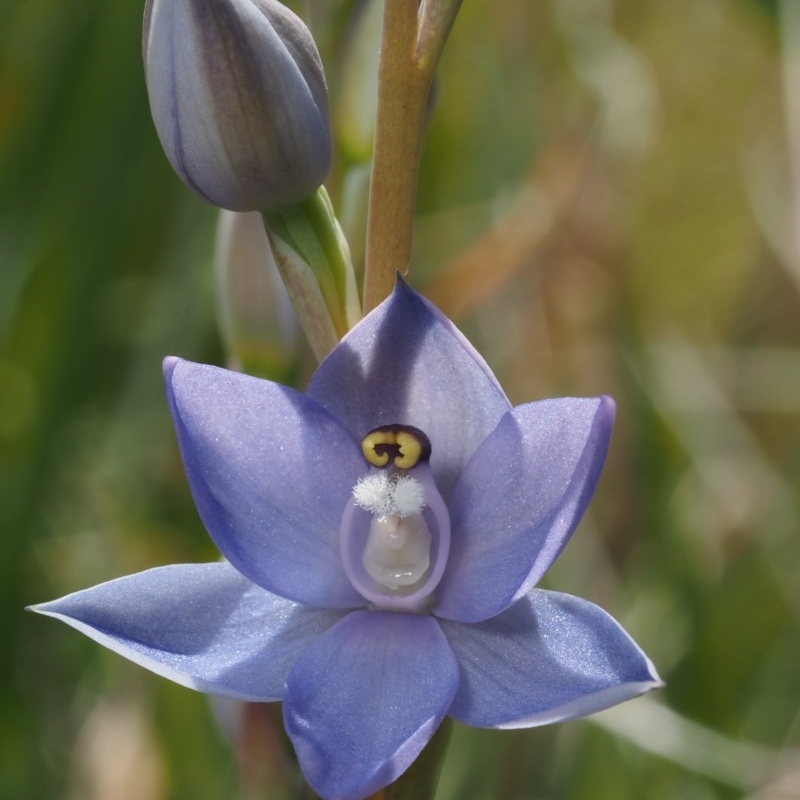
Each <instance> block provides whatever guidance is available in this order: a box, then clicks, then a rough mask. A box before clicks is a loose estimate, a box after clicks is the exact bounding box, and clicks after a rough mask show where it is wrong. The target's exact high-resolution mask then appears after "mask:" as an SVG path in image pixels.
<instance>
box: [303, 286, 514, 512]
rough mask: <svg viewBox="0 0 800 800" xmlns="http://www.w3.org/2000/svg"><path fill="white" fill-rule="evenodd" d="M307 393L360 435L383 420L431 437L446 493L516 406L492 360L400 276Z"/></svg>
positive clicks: (440, 482)
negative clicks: (485, 356) (483, 354)
mask: <svg viewBox="0 0 800 800" xmlns="http://www.w3.org/2000/svg"><path fill="white" fill-rule="evenodd" d="M308 394H309V395H310V396H311V397H313V398H314V399H315V400H316V401H317V402H318V403H319V404H320V405H322V406H324V407H325V408H327V409H328V411H330V412H331V414H333V415H334V416H335V417H336V418H337V419H338V420H339V421H340V422H341V423H342V425H344V427H345V428H347V430H348V431H350V434H351V435H352V436H353V438H354V439H356V441H361V439H362V437H364V436H365V435H366V434H367V433H369V431H371V430H372V429H373V428H376V427H378V426H380V425H391V424H395V423H400V424H405V425H413V426H415V427H417V428H420V429H421V430H423V431H424V432H425V433H426V434H427V435H428V437H429V438H430V440H431V444H432V446H433V453H432V456H431V469H432V470H433V474H434V476H435V477H436V481H437V484H438V486H439V491H440V492H441V493H442V496H443V497H444V498H445V499H447V498H448V497H449V494H450V491H451V489H452V487H453V484H454V483H455V481H456V479H457V477H458V474H459V473H460V472H461V470H462V469H463V467H464V466H465V464H466V463H467V461H468V460H469V458H470V456H471V455H472V454H473V453H474V452H475V450H476V448H477V447H478V445H479V444H480V443H481V442H482V441H483V440H484V439H485V438H486V436H487V435H488V434H489V433H490V432H491V431H492V430H493V429H494V428H495V426H496V425H497V423H498V421H499V420H500V417H502V415H503V414H504V413H505V412H506V411H508V409H509V408H510V405H509V402H508V400H507V399H506V396H505V395H504V394H503V390H502V389H501V388H500V386H499V384H498V383H497V380H496V379H495V377H494V375H493V374H492V372H491V370H490V369H489V367H488V366H487V365H486V362H485V361H484V360H483V359H482V358H481V356H480V355H479V354H478V353H477V351H476V350H475V349H474V348H473V347H472V345H471V344H470V343H469V342H468V341H467V340H466V339H465V338H464V336H463V335H462V334H461V333H460V332H459V331H458V329H457V328H456V327H455V326H454V325H453V323H452V322H450V321H449V320H448V319H447V318H446V317H445V316H444V315H443V314H442V313H441V312H440V311H439V310H438V309H436V308H435V307H434V306H432V305H431V304H430V303H429V302H428V301H427V300H425V299H424V298H423V297H421V296H420V295H419V294H417V293H416V292H415V291H413V290H412V289H410V288H409V287H408V286H407V285H406V284H405V283H404V282H403V281H402V280H400V279H398V282H397V285H396V286H395V289H394V292H393V293H392V294H391V296H390V297H389V298H388V300H386V301H385V302H384V303H382V304H381V305H380V306H379V307H378V308H377V309H375V310H374V311H373V312H372V313H371V314H369V315H368V316H367V317H365V319H363V320H362V321H361V322H360V323H359V324H358V325H357V326H356V327H355V328H354V329H353V330H352V331H350V333H348V334H347V335H346V336H345V337H344V339H342V341H341V342H340V343H339V345H338V346H337V347H336V348H335V349H334V350H333V352H332V353H331V354H330V355H329V356H328V357H327V358H326V359H325V360H324V361H323V362H322V364H321V365H320V367H319V369H318V370H317V371H316V372H315V373H314V376H313V377H312V379H311V382H310V384H309V386H308Z"/></svg>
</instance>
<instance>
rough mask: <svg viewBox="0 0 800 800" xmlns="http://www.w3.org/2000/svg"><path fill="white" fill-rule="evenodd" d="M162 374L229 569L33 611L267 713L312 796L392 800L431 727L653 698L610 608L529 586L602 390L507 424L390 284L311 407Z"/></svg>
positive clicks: (457, 355)
mask: <svg viewBox="0 0 800 800" xmlns="http://www.w3.org/2000/svg"><path fill="white" fill-rule="evenodd" d="M164 371H165V375H166V385H167V392H168V395H169V402H170V406H171V409H172V414H173V417H174V420H175V427H176V430H177V435H178V442H179V444H180V449H181V453H182V456H183V461H184V464H185V467H186V473H187V475H188V479H189V483H190V485H191V489H192V493H193V495H194V499H195V502H196V504H197V508H198V511H199V513H200V516H201V518H202V520H203V522H204V523H205V526H206V528H207V529H208V532H209V534H210V535H211V537H212V539H213V540H214V542H215V543H216V545H217V547H218V548H219V550H220V552H221V553H222V555H223V556H224V557H225V560H224V561H221V562H219V563H212V564H182V565H174V566H168V567H161V568H157V569H152V570H149V571H146V572H142V573H139V574H137V575H132V576H129V577H126V578H120V579H118V580H114V581H111V582H109V583H104V584H102V585H100V586H96V587H94V588H92V589H87V590H85V591H82V592H77V593H75V594H71V595H68V596H67V597H64V598H62V599H61V600H56V601H53V602H50V603H45V604H42V605H39V606H37V607H35V610H36V611H39V612H41V613H43V614H47V615H50V616H53V617H56V618H57V619H60V620H62V621H64V622H66V623H67V624H69V625H71V626H73V627H74V628H77V629H78V630H80V631H82V632H83V633H85V634H87V635H88V636H90V637H91V638H93V639H95V640H96V641H98V642H100V643H101V644H103V645H105V646H107V647H109V648H110V649H112V650H114V651H116V652H117V653H120V654H121V655H123V656H125V657H127V658H129V659H131V660H132V661H135V662H136V663H138V664H141V665H142V666H144V667H147V668H148V669H150V670H152V671H153V672H156V673H158V674H159V675H163V676H165V677H167V678H170V679H171V680H173V681H176V682H177V683H180V684H183V685H185V686H189V687H191V688H193V689H198V690H200V691H202V692H207V693H210V694H217V695H223V696H229V697H234V698H239V699H242V700H250V701H275V700H281V701H283V710H284V720H285V726H286V730H287V732H288V734H289V736H290V738H291V740H292V742H293V744H294V747H295V750H296V753H297V757H298V760H299V763H300V767H301V769H302V770H303V773H304V774H305V776H306V778H307V780H308V782H309V784H310V785H311V786H312V787H313V788H314V789H315V791H317V792H318V793H319V794H320V795H321V796H322V797H323V798H326V799H327V800H357V799H358V798H364V797H366V796H368V795H370V794H372V793H374V792H376V791H378V790H379V789H380V788H382V787H384V786H386V785H388V784H389V783H390V782H392V781H393V780H395V779H396V778H397V777H398V776H399V775H400V774H401V773H402V772H403V771H404V770H406V769H407V767H408V766H409V765H410V764H411V763H412V762H413V761H414V759H415V758H416V757H417V755H418V754H419V753H420V751H421V750H422V748H423V747H424V746H425V744H426V743H427V741H428V740H429V739H430V737H431V735H432V734H433V733H434V731H435V730H436V728H437V726H438V725H439V724H440V722H441V721H442V719H443V718H444V717H445V715H449V716H451V717H453V718H455V719H456V720H458V721H460V722H463V723H465V724H467V725H475V726H481V727H490V728H516V727H526V726H533V725H541V724H545V723H550V722H559V721H563V720H568V719H573V718H576V717H582V716H585V715H587V714H591V713H593V712H595V711H599V710H601V709H604V708H607V707H608V706H611V705H613V704H615V703H619V702H622V701H624V700H627V699H630V698H632V697H635V696H637V695H640V694H642V693H644V692H647V691H649V690H651V689H654V688H656V687H658V686H660V685H661V682H660V680H659V678H658V676H657V674H656V671H655V669H654V667H653V665H652V664H651V662H650V661H649V659H648V658H647V657H646V656H645V655H644V653H643V652H642V651H641V650H640V649H639V647H638V646H637V645H636V644H635V642H634V641H633V640H632V639H631V638H630V637H629V636H628V634H627V633H626V632H625V631H624V630H623V629H622V628H621V627H620V625H619V624H618V623H617V622H616V621H615V620H614V619H612V618H611V617H610V616H609V615H608V614H606V613H605V612H604V611H602V610H601V609H600V608H598V607H597V606H595V605H593V604H592V603H589V602H587V601H585V600H581V599H579V598H577V597H572V596H570V595H566V594H561V593H558V592H553V591H546V590H543V589H537V588H535V586H536V584H537V583H538V582H539V580H540V578H541V577H542V576H543V575H544V573H545V572H546V571H547V569H548V567H549V566H550V565H551V564H552V563H553V561H554V559H555V558H556V557H557V556H558V555H559V553H560V552H561V550H562V549H563V548H564V546H565V545H566V543H567V540H568V539H569V537H570V535H571V534H572V532H573V530H574V529H575V526H576V525H577V523H578V521H579V520H580V518H581V515H582V514H583V512H584V510H585V508H586V506H587V504H588V502H589V500H590V497H591V495H592V493H593V491H594V488H595V485H596V483H597V480H598V477H599V475H600V470H601V468H602V465H603V461H604V459H605V456H606V450H607V447H608V441H609V436H610V432H611V426H612V422H613V416H614V405H613V402H612V401H611V400H610V399H609V398H606V397H600V398H593V399H576V398H568V399H559V400H546V401H541V402H535V403H529V404H526V405H521V406H518V407H516V408H512V407H511V405H510V404H509V402H508V400H507V399H506V397H505V395H504V394H503V391H502V390H501V388H500V386H499V385H498V383H497V381H496V379H495V378H494V376H493V375H492V373H491V371H490V370H489V368H488V366H487V365H486V364H485V362H484V361H483V360H482V358H481V357H480V356H479V355H478V353H477V352H476V351H475V350H474V349H473V348H472V347H471V345H470V344H469V343H468V342H467V341H466V340H465V339H464V337H463V336H462V335H461V334H460V333H459V331H458V330H457V329H456V328H455V327H454V326H453V325H452V323H451V322H450V321H449V320H447V319H446V318H445V317H444V316H443V315H442V314H441V313H440V312H439V311H438V310H437V309H436V308H434V307H433V306H432V305H430V304H429V303H428V302H427V301H426V300H424V299H423V298H422V297H421V296H420V295H418V294H417V293H416V292H414V291H413V290H411V289H410V288H409V287H408V286H406V285H405V284H404V283H403V282H402V281H399V282H398V284H397V287H396V288H395V291H394V293H393V294H392V296H391V297H390V298H389V299H388V300H386V301H385V302H384V303H383V304H382V305H381V306H380V307H379V308H377V309H376V310H375V311H374V312H372V313H371V314H370V315H368V316H367V317H366V318H365V319H364V320H363V321H362V322H361V323H359V324H358V325H357V326H356V327H355V328H354V329H353V330H352V331H351V332H350V333H349V334H348V335H347V336H345V338H344V339H343V340H342V341H341V342H340V343H339V345H338V346H337V347H336V348H335V349H334V351H333V352H332V353H331V354H330V355H329V356H328V357H327V358H326V359H325V361H324V362H323V363H322V364H321V365H320V367H319V369H318V370H317V371H316V373H315V374H314V376H313V377H312V379H311V382H310V384H309V386H308V391H307V393H305V394H302V393H300V392H298V391H295V390H293V389H290V388H288V387H286V386H282V385H279V384H276V383H271V382H269V381H263V380H258V379H255V378H252V377H248V376H245V375H241V374H238V373H235V372H229V371H227V370H223V369H218V368H215V367H210V366H203V365H198V364H192V363H189V362H186V361H181V360H179V359H175V358H170V359H167V360H166V362H165V370H164Z"/></svg>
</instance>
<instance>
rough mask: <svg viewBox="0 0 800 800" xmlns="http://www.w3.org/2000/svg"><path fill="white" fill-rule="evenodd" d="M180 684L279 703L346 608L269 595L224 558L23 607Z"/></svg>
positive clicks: (156, 571) (162, 569) (165, 569)
mask: <svg viewBox="0 0 800 800" xmlns="http://www.w3.org/2000/svg"><path fill="white" fill-rule="evenodd" d="M32 610H33V611H37V612H39V613H41V614H46V615H48V616H51V617H55V618H56V619H60V620H62V621H63V622H66V623H67V624H68V625H71V626H72V627H73V628H76V629H77V630H79V631H81V632H82V633H84V634H86V635H87V636H89V637H90V638H91V639H94V640H95V641H97V642H99V643H100V644H102V645H105V646H106V647H108V648H109V649H110V650H113V651H114V652H115V653H119V654H120V655H122V656H125V658H128V659H130V660H131V661H133V662H135V663H137V664H140V665H141V666H143V667H146V668H147V669H149V670H151V671H152V672H155V673H157V674H158V675H162V676H164V677H165V678H169V679H170V680H173V681H175V682H176V683H179V684H181V685H183V686H188V687H190V688H192V689H197V690H198V691H201V692H206V693H208V694H218V695H225V696H228V697H235V698H239V699H242V700H257V701H266V700H280V699H281V697H282V696H283V685H284V682H285V680H286V675H287V674H288V672H289V670H290V669H291V667H292V666H293V664H294V663H295V661H296V660H297V657H298V656H299V654H300V652H301V651H302V650H303V648H304V647H306V645H307V644H308V642H309V641H311V640H313V639H315V638H316V637H317V636H319V635H320V634H322V633H323V632H324V631H326V630H327V629H328V628H329V627H330V626H331V625H333V624H334V623H335V622H337V621H338V620H339V619H341V617H342V615H343V614H344V613H346V612H342V611H321V610H318V609H313V608H309V607H307V606H302V605H299V604H297V603H292V602H291V601H289V600H284V599H283V598H280V597H276V596H275V595H273V594H270V593H269V592H267V591H265V590H264V589H262V588H260V587H259V586H256V585H255V584H254V583H252V582H251V581H249V580H247V578H245V577H244V576H243V575H241V574H240V573H239V572H237V571H236V570H235V569H234V568H233V567H232V566H231V565H230V564H227V563H225V562H219V563H215V564H176V565H173V566H169V567H159V568H157V569H151V570H147V571H146V572H140V573H137V574H136V575H130V576H128V577H126V578H118V579H117V580H113V581H109V582H108V583H102V584H100V585H99V586H95V587H93V588H91V589H86V590H84V591H82V592H76V593H74V594H70V595H67V596H66V597H63V598H61V599H60V600H53V601H52V602H50V603H42V604H41V605H38V606H33V607H32Z"/></svg>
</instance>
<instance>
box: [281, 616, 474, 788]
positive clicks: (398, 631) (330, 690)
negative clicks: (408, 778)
mask: <svg viewBox="0 0 800 800" xmlns="http://www.w3.org/2000/svg"><path fill="white" fill-rule="evenodd" d="M457 683H458V666H457V664H456V661H455V658H454V657H453V653H452V651H451V649H450V646H449V645H448V643H447V640H446V639H445V637H444V634H443V633H442V631H441V628H440V627H439V626H438V624H437V622H436V620H434V619H433V618H432V617H428V616H417V615H413V614H396V613H391V612H380V611H355V612H353V613H352V614H350V615H348V616H347V617H345V618H344V619H343V620H342V621H341V622H339V623H338V624H337V625H335V626H334V627H332V628H331V629H330V630H329V631H327V633H325V634H324V635H323V636H321V637H320V638H319V639H317V640H316V641H315V642H313V643H312V644H311V645H310V646H309V647H308V648H307V649H306V650H305V651H304V652H303V654H302V655H301V656H300V659H299V660H298V662H297V664H295V666H294V669H292V671H291V672H290V673H289V678H288V681H287V687H286V696H285V699H284V707H283V708H284V720H285V723H286V731H287V733H288V734H289V736H290V737H291V739H292V742H293V744H294V748H295V751H296V753H297V757H298V759H299V761H300V766H301V768H302V770H303V774H304V775H305V776H306V778H307V780H308V782H309V784H310V785H311V786H312V788H314V789H315V790H316V791H317V792H318V793H319V794H320V795H321V796H322V797H323V798H325V800H356V799H360V798H364V797H367V796H368V795H370V794H372V793H373V792H375V791H377V790H378V789H380V788H382V787H383V786H386V785H387V784H389V783H390V782H392V781H393V780H395V779H396V778H397V777H398V776H399V775H400V774H401V773H402V772H404V771H405V770H406V769H407V768H408V766H409V765H410V764H411V762H412V761H413V760H414V759H415V758H416V757H417V755H418V753H419V752H420V750H421V749H422V748H423V747H424V746H425V744H426V743H427V741H428V740H429V739H430V737H431V736H432V735H433V733H434V731H435V730H436V728H437V726H438V725H439V723H440V722H441V720H442V718H443V717H444V715H445V713H446V711H447V708H448V706H449V705H450V701H451V699H452V697H453V693H454V692H455V690H456V685H457Z"/></svg>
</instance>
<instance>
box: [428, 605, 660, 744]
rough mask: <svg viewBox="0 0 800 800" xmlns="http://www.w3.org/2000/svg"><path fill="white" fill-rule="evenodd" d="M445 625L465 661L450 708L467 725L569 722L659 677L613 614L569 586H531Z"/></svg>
mask: <svg viewBox="0 0 800 800" xmlns="http://www.w3.org/2000/svg"><path fill="white" fill-rule="evenodd" d="M441 625H442V628H443V630H444V632H445V634H446V635H447V638H448V640H449V641H450V644H451V646H452V648H453V651H454V652H455V654H456V657H457V658H458V662H459V666H460V668H461V681H460V683H459V687H458V691H457V692H456V696H455V698H454V700H453V704H452V706H451V707H450V710H449V711H448V714H449V715H450V716H451V717H453V718H454V719H457V720H459V721H460V722H464V723H466V724H468V725H476V726H480V727H486V728H525V727H532V726H534V725H545V724H548V723H551V722H564V721H565V720H569V719H575V718H577V717H585V716H587V715H589V714H593V713H595V712H596V711H601V710H603V709H604V708H608V707H609V706H612V705H615V704H617V703H621V702H623V701H625V700H630V699H631V698H633V697H637V696H638V695H640V694H644V693H645V692H649V691H651V690H652V689H657V688H658V687H659V686H661V685H662V683H661V680H660V679H659V677H658V675H657V674H656V671H655V668H654V667H653V665H652V663H651V662H650V660H649V659H648V658H647V656H645V654H644V653H643V652H642V651H641V650H640V649H639V647H638V646H637V645H636V643H635V642H634V641H633V639H631V638H630V636H628V634H627V633H625V631H624V630H623V629H622V627H621V626H620V625H619V624H618V623H617V622H616V621H615V620H614V619H613V618H612V617H610V616H609V615H608V614H607V613H606V612H605V611H603V610H602V609H601V608H598V607H597V606H596V605H594V604H592V603H590V602H588V601H586V600H581V599H580V598H577V597H572V596H571V595H568V594H560V593H558V592H549V591H544V590H542V589H534V590H533V591H532V592H531V593H530V594H529V595H527V596H526V597H525V598H523V599H522V600H520V601H519V602H518V603H517V604H516V605H514V606H512V607H511V608H510V609H508V610H507V611H505V612H504V613H503V614H501V615H500V616H498V617H495V618H494V619H490V620H487V621H486V622H481V623H478V624H477V625H464V624H461V623H458V622H446V621H442V622H441Z"/></svg>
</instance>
